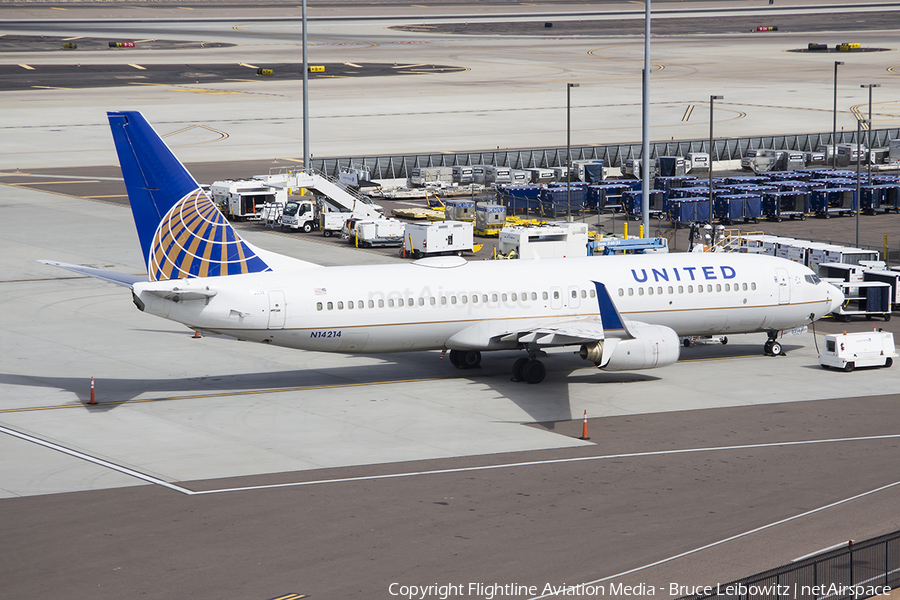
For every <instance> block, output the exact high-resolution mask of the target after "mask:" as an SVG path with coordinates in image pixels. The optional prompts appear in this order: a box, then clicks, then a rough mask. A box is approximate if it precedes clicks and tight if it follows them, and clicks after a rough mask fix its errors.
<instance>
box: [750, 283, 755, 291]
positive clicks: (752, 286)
mask: <svg viewBox="0 0 900 600" xmlns="http://www.w3.org/2000/svg"><path fill="white" fill-rule="evenodd" d="M750 289H751V290H754V291H755V290H756V282H755V281H754V282H751V283H750Z"/></svg>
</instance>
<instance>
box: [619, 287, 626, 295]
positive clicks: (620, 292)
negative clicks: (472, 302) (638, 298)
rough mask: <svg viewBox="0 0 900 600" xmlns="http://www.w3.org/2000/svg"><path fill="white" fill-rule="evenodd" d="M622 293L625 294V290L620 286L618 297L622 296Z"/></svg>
mask: <svg viewBox="0 0 900 600" xmlns="http://www.w3.org/2000/svg"><path fill="white" fill-rule="evenodd" d="M624 295H625V290H623V289H622V288H619V297H622V296H624Z"/></svg>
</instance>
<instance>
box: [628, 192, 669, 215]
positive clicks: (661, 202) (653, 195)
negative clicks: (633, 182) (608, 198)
mask: <svg viewBox="0 0 900 600" xmlns="http://www.w3.org/2000/svg"><path fill="white" fill-rule="evenodd" d="M649 200H650V211H649V213H650V216H651V217H654V216H656V217H660V218H662V216H663V215H665V214H666V194H665V192H663V191H662V190H650V198H649ZM642 202H643V193H642V191H641V190H625V191H624V192H623V193H622V207H623V208H624V210H625V214H626V215H628V216H629V217H631V218H633V219H634V220H635V221H638V220H640V218H641V215H642V213H641V203H642Z"/></svg>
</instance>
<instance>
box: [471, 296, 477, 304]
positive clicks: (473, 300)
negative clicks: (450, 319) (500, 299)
mask: <svg viewBox="0 0 900 600" xmlns="http://www.w3.org/2000/svg"><path fill="white" fill-rule="evenodd" d="M472 304H478V294H472Z"/></svg>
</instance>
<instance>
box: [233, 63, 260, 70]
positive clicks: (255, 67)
mask: <svg viewBox="0 0 900 600" xmlns="http://www.w3.org/2000/svg"><path fill="white" fill-rule="evenodd" d="M238 66H240V67H247V68H248V69H258V68H259V67H257V66H256V65H251V64H247V63H238Z"/></svg>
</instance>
